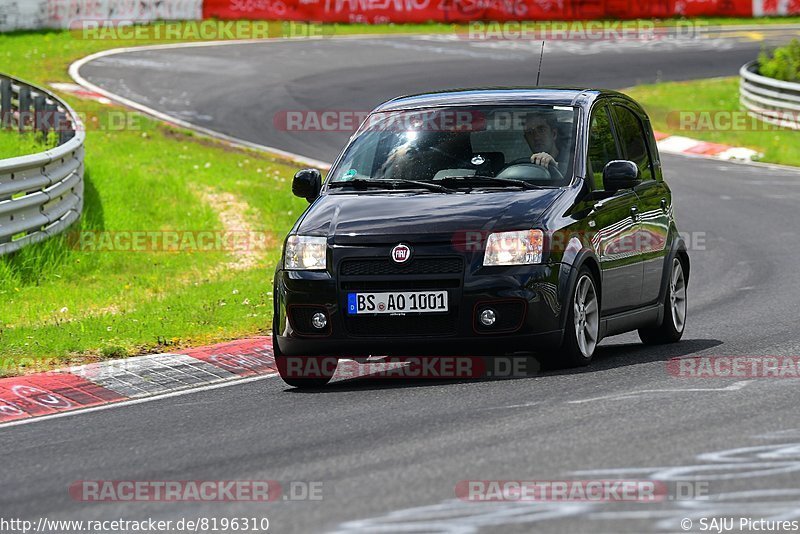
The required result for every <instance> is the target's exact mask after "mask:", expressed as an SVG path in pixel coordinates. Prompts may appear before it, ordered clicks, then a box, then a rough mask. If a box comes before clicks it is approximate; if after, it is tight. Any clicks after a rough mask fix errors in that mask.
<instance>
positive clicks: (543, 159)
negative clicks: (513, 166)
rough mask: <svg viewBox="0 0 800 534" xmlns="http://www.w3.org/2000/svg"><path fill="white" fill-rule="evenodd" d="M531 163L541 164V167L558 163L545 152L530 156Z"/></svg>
mask: <svg viewBox="0 0 800 534" xmlns="http://www.w3.org/2000/svg"><path fill="white" fill-rule="evenodd" d="M531 163H533V164H535V165H541V166H542V167H549V166H550V165H552V164H558V162H556V159H555V158H554V157H553V156H551V155H550V154H548V153H547V152H539V153H538V154H534V155H533V156H531Z"/></svg>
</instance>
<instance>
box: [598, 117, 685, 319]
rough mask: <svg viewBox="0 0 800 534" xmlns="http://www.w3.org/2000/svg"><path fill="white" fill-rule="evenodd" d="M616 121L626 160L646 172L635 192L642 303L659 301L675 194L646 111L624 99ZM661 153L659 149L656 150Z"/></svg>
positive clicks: (643, 173) (643, 172)
mask: <svg viewBox="0 0 800 534" xmlns="http://www.w3.org/2000/svg"><path fill="white" fill-rule="evenodd" d="M612 109H613V110H614V117H615V124H616V125H617V128H616V130H617V132H618V137H619V139H620V145H621V148H622V151H623V156H624V157H625V159H627V160H630V161H633V162H634V163H636V165H638V166H639V169H640V171H641V173H642V183H641V184H640V185H639V186H637V187H636V189H635V191H636V194H637V196H638V197H639V233H638V235H637V238H636V244H637V247H638V248H639V253H640V254H641V256H642V268H643V280H642V295H641V304H643V305H644V304H651V303H655V302H656V301H657V300H658V294H659V292H660V289H661V280H662V271H663V269H664V257H665V255H666V254H667V237H668V234H669V209H670V199H671V195H670V192H669V189H668V188H667V186H666V185H665V184H664V181H663V178H662V177H661V174H660V172H658V171H660V164H659V166H658V167H657V166H656V159H655V157H654V154H653V152H654V150H655V147H654V146H651V142H650V140H651V138H652V136H651V135H650V133H651V128H650V124H649V121H645V120H644V117H643V114H641V113H638V112H637V111H635V110H634V109H632V108H631V107H628V106H626V105H624V103H621V102H615V103H614V105H613V106H612ZM656 154H657V152H656Z"/></svg>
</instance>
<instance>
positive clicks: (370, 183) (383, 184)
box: [328, 178, 455, 193]
mask: <svg viewBox="0 0 800 534" xmlns="http://www.w3.org/2000/svg"><path fill="white" fill-rule="evenodd" d="M347 186H352V187H355V188H356V189H369V188H377V189H392V190H395V189H402V186H414V187H417V188H421V189H427V190H429V191H436V192H439V193H455V190H453V189H450V188H449V187H445V186H443V185H439V184H432V183H430V182H417V181H416V180H368V179H365V178H356V179H355V180H346V181H342V182H331V183H330V184H329V185H328V187H347Z"/></svg>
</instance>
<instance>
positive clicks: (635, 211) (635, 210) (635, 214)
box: [631, 206, 639, 222]
mask: <svg viewBox="0 0 800 534" xmlns="http://www.w3.org/2000/svg"><path fill="white" fill-rule="evenodd" d="M631 217H632V218H633V221H634V222H636V221H638V220H639V208H637V207H636V206H633V207H632V208H631Z"/></svg>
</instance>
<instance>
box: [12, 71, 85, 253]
mask: <svg viewBox="0 0 800 534" xmlns="http://www.w3.org/2000/svg"><path fill="white" fill-rule="evenodd" d="M0 126H1V127H2V128H4V129H8V128H13V129H15V130H18V131H19V132H20V134H21V135H33V133H35V132H41V133H42V134H44V135H48V134H52V133H55V134H56V135H57V138H58V146H56V147H55V148H53V149H50V150H47V151H45V152H41V153H39V154H33V155H30V156H22V157H16V158H11V159H3V160H0V255H3V254H8V253H9V252H13V251H15V250H18V249H20V248H22V247H23V246H25V245H28V244H31V243H35V242H37V241H42V240H43V239H46V238H48V237H50V236H52V235H54V234H57V233H59V232H62V231H63V230H64V229H66V228H67V227H69V225H70V224H72V223H73V222H75V221H76V220H77V219H78V218H79V217H80V214H81V210H82V209H83V154H84V149H83V143H84V139H85V137H86V134H85V132H84V129H83V125H82V123H81V121H80V119H79V118H78V116H77V115H76V114H75V112H74V111H73V110H72V108H70V107H69V105H68V104H66V103H65V102H62V101H61V100H59V99H58V97H56V96H55V95H53V94H52V93H50V92H49V91H46V90H44V89H41V88H39V87H35V86H32V85H30V84H27V83H25V82H22V81H20V80H17V79H14V78H12V77H10V76H6V75H4V74H0Z"/></svg>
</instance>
